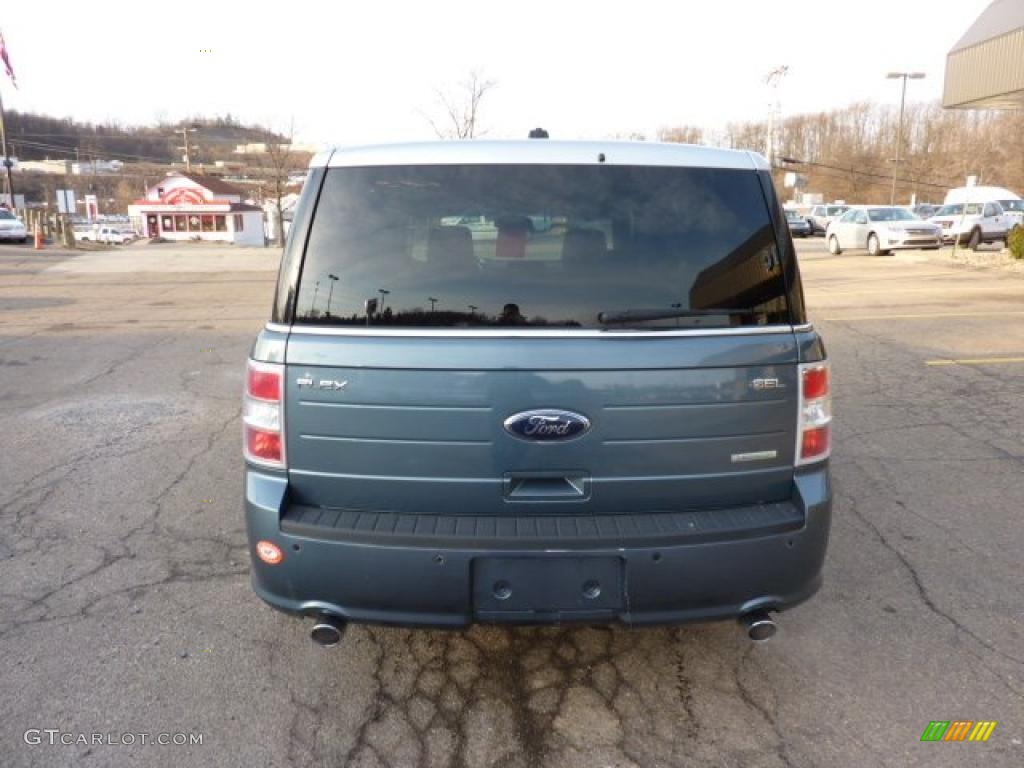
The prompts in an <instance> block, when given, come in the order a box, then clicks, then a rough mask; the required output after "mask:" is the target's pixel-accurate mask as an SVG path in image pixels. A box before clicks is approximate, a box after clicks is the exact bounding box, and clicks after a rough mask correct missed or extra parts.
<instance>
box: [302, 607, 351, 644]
mask: <svg viewBox="0 0 1024 768" xmlns="http://www.w3.org/2000/svg"><path fill="white" fill-rule="evenodd" d="M347 627H348V624H347V622H345V621H343V620H341V619H338V618H336V617H334V616H328V615H327V614H322V615H320V616H317V617H316V623H314V624H313V629H311V630H310V631H309V637H310V639H311V640H312V641H313V642H314V643H316V644H317V645H319V646H320V647H321V648H330V647H331V646H333V645H337V644H338V643H340V642H341V638H342V636H343V635H344V634H345V629H346V628H347Z"/></svg>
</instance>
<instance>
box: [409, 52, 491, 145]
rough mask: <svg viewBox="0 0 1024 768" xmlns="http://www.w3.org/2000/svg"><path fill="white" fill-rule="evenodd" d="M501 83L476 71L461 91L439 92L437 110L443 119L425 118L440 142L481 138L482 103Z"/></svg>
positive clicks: (459, 89)
mask: <svg viewBox="0 0 1024 768" xmlns="http://www.w3.org/2000/svg"><path fill="white" fill-rule="evenodd" d="M496 85H497V82H496V81H494V80H490V79H488V78H486V77H484V76H483V74H482V73H481V72H480V71H479V70H476V69H474V70H473V71H471V72H470V73H469V76H468V77H467V78H466V79H465V80H463V81H462V82H461V83H459V85H458V87H457V89H455V90H454V91H451V90H438V91H437V107H438V111H439V112H440V113H441V115H440V117H438V118H436V119H435V118H433V117H431V116H430V115H425V117H426V118H427V121H428V122H429V123H430V127H431V128H433V129H434V133H436V134H437V137H438V138H439V139H473V138H476V137H477V136H479V135H481V133H482V131H480V123H479V120H480V102H482V101H483V99H484V96H486V95H487V93H488V91H490V90H491V89H493V88H494V86H496Z"/></svg>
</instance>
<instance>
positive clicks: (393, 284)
mask: <svg viewBox="0 0 1024 768" xmlns="http://www.w3.org/2000/svg"><path fill="white" fill-rule="evenodd" d="M629 310H640V312H633V313H629V312H628V311H629ZM609 318H614V320H610V319H609ZM295 320H296V322H299V323H313V324H321V325H327V324H329V325H342V326H385V327H424V326H425V327H502V326H522V327H524V328H531V327H535V328H607V327H611V328H614V329H617V330H618V329H622V328H630V327H642V328H645V329H648V328H678V327H698V326H699V327H706V326H736V325H763V324H770V323H786V322H789V312H788V307H787V302H786V293H785V281H784V279H783V274H782V267H781V264H780V260H779V255H778V251H777V249H776V241H775V235H774V230H773V227H772V222H771V217H770V216H769V210H768V206H767V204H766V202H765V197H764V194H763V192H762V190H761V186H760V182H759V179H758V176H757V174H756V173H755V172H753V171H738V170H720V169H702V168H664V167H636V166H589V165H574V166H557V165H533V166H531V165H465V166H455V165H432V166H376V167H360V168H332V169H330V170H328V172H327V174H326V177H325V180H324V186H323V189H322V191H321V194H320V198H319V202H318V204H317V208H316V211H315V213H314V217H313V223H312V226H311V230H310V234H309V240H308V244H307V248H306V256H305V261H304V264H303V268H302V277H301V284H300V286H299V293H298V299H297V302H296V316H295Z"/></svg>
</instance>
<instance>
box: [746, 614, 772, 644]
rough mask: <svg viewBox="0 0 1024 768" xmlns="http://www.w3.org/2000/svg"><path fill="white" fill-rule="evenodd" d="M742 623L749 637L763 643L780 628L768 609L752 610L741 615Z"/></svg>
mask: <svg viewBox="0 0 1024 768" xmlns="http://www.w3.org/2000/svg"><path fill="white" fill-rule="evenodd" d="M740 623H741V624H742V625H743V629H744V630H745V631H746V633H747V637H749V638H750V639H751V640H753V641H754V642H755V643H763V642H764V641H765V640H768V639H769V638H771V637H773V636H774V635H775V633H776V631H777V630H778V627H776V626H775V621H774V620H773V619H772V617H771V616H769V615H768V611H751V612H750V613H746V614H744V615H743V616H741V617H740Z"/></svg>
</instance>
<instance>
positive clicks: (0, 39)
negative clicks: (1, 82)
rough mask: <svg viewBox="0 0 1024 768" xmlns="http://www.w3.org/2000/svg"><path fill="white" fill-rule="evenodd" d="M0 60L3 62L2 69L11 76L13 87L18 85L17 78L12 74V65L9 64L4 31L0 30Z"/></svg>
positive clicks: (9, 58)
mask: <svg viewBox="0 0 1024 768" xmlns="http://www.w3.org/2000/svg"><path fill="white" fill-rule="evenodd" d="M0 61H2V62H3V64H4V71H5V72H7V76H8V77H9V78H11V82H12V83H13V84H14V87H15V88H17V87H18V78H16V77H15V76H14V67H12V66H11V57H10V56H8V55H7V43H6V42H4V33H3V32H0Z"/></svg>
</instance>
